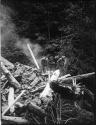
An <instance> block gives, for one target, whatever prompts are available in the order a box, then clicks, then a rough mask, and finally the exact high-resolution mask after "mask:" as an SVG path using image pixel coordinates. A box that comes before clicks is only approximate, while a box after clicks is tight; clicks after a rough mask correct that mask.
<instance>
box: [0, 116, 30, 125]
mask: <svg viewBox="0 0 96 125" xmlns="http://www.w3.org/2000/svg"><path fill="white" fill-rule="evenodd" d="M3 121H4V122H5V123H6V124H7V125H8V123H13V124H23V125H24V124H25V125H26V124H29V121H28V120H27V119H24V118H22V117H12V116H3V117H2V122H3Z"/></svg>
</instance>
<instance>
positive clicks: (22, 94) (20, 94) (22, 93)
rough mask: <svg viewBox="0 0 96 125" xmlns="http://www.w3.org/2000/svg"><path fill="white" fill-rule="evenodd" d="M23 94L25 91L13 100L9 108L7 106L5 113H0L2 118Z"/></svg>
mask: <svg viewBox="0 0 96 125" xmlns="http://www.w3.org/2000/svg"><path fill="white" fill-rule="evenodd" d="M24 92H25V90H23V91H22V92H21V94H20V95H19V96H18V97H17V98H16V99H15V100H14V102H13V103H12V104H11V105H10V106H8V108H7V109H5V111H4V112H3V113H2V116H4V115H5V114H6V113H7V111H8V110H9V109H10V108H11V107H12V106H13V105H14V104H15V103H16V102H17V101H18V99H20V97H21V96H22V95H23V94H24Z"/></svg>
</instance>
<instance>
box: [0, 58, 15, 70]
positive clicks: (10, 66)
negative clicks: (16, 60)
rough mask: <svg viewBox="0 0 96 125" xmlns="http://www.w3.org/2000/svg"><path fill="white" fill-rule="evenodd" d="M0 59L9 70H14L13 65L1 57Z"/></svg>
mask: <svg viewBox="0 0 96 125" xmlns="http://www.w3.org/2000/svg"><path fill="white" fill-rule="evenodd" d="M0 58H1V59H0V60H1V61H2V62H3V63H4V65H5V66H8V67H9V68H11V69H12V68H14V65H13V63H11V62H9V61H8V60H7V59H5V58H4V57H2V56H1V57H0Z"/></svg>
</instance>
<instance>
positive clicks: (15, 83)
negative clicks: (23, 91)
mask: <svg viewBox="0 0 96 125" xmlns="http://www.w3.org/2000/svg"><path fill="white" fill-rule="evenodd" d="M1 69H2V71H3V73H4V74H5V76H6V77H7V79H8V81H9V83H10V85H12V86H13V87H14V88H20V84H19V82H18V81H17V80H16V79H15V78H14V77H13V75H12V74H11V72H10V71H9V70H8V69H7V68H6V67H5V65H4V64H3V63H2V62H1Z"/></svg>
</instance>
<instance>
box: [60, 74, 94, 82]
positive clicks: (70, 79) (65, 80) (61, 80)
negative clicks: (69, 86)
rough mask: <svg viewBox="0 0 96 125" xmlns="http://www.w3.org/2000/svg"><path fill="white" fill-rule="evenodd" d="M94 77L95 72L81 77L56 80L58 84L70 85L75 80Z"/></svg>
mask: <svg viewBox="0 0 96 125" xmlns="http://www.w3.org/2000/svg"><path fill="white" fill-rule="evenodd" d="M94 75H95V72H92V73H87V74H82V75H77V76H72V77H68V78H58V81H59V83H72V80H73V79H76V80H77V81H79V80H81V79H85V78H89V77H92V76H94Z"/></svg>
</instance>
